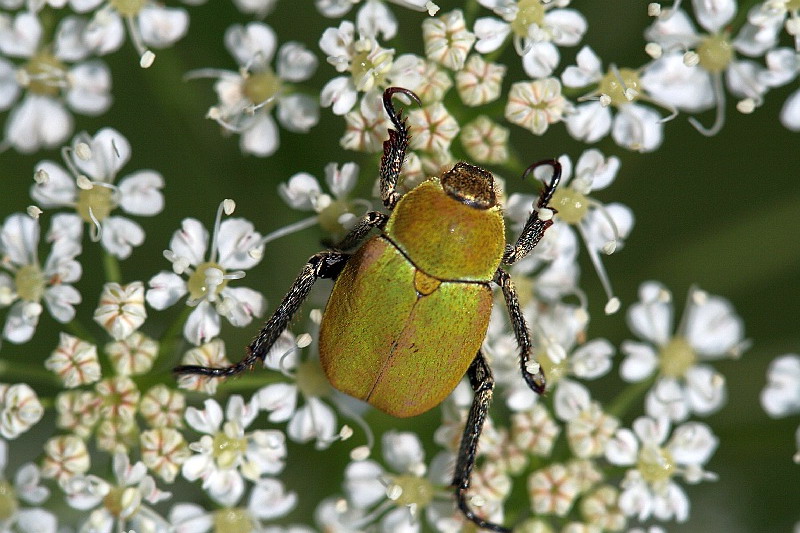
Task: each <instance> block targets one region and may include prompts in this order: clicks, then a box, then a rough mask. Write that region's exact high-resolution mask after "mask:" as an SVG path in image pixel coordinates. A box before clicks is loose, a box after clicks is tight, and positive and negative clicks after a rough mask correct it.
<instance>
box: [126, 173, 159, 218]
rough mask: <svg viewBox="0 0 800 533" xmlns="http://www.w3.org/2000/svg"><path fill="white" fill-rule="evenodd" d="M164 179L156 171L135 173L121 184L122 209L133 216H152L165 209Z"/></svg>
mask: <svg viewBox="0 0 800 533" xmlns="http://www.w3.org/2000/svg"><path fill="white" fill-rule="evenodd" d="M162 188H164V178H163V177H162V176H161V174H159V173H158V172H156V171H154V170H140V171H138V172H134V173H133V174H131V175H130V176H128V177H126V178H125V179H123V180H122V181H120V182H119V190H120V193H121V194H122V197H121V198H120V207H122V209H123V210H124V211H125V212H126V213H130V214H132V215H143V216H152V215H156V214H158V213H160V212H161V211H162V210H163V209H164V195H163V194H161V189H162Z"/></svg>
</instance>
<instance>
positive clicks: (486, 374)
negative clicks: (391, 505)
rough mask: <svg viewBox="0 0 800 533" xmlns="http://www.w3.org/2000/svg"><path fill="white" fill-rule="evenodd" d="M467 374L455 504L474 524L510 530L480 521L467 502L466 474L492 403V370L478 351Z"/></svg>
mask: <svg viewBox="0 0 800 533" xmlns="http://www.w3.org/2000/svg"><path fill="white" fill-rule="evenodd" d="M467 376H469V381H470V384H471V385H472V390H473V391H474V392H475V397H474V399H473V400H472V407H471V408H470V410H469V415H468V416H467V423H466V425H465V426H464V435H463V436H462V437H461V444H460V446H459V447H458V457H457V458H456V468H455V473H454V475H453V486H454V487H455V489H456V504H457V505H458V508H459V509H460V510H461V512H462V513H463V514H464V516H465V517H466V518H467V519H468V520H470V521H472V522H473V523H475V524H476V525H477V526H478V527H480V528H483V529H489V530H491V531H497V532H500V533H510V532H511V530H510V529H508V528H506V527H503V526H501V525H499V524H495V523H493V522H489V521H487V520H484V519H483V518H481V517H480V516H478V515H477V514H475V511H473V510H472V507H471V506H470V502H469V501H468V497H467V490H468V489H469V480H470V475H471V474H472V470H473V468H474V467H475V456H476V454H477V450H478V440H480V436H481V431H482V430H483V423H484V422H485V421H486V414H487V413H488V412H489V405H490V404H491V403H492V391H493V390H494V377H492V371H491V369H490V368H489V365H488V364H487V363H486V359H485V358H484V357H483V354H482V353H481V352H480V351H479V352H478V354H477V355H476V356H475V359H474V360H473V361H472V364H471V365H470V367H469V370H467Z"/></svg>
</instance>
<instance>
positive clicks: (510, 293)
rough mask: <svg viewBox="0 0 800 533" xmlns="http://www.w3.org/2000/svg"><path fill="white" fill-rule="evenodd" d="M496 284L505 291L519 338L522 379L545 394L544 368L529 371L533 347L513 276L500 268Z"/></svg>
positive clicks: (495, 278)
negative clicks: (512, 279)
mask: <svg viewBox="0 0 800 533" xmlns="http://www.w3.org/2000/svg"><path fill="white" fill-rule="evenodd" d="M494 282H495V283H497V284H498V285H499V286H500V288H501V289H502V290H503V297H504V298H505V300H506V307H508V315H509V316H510V317H511V327H512V328H513V329H514V336H515V337H516V338H517V344H518V345H519V366H520V370H521V371H522V378H523V379H524V380H525V383H527V384H528V387H530V388H531V389H532V390H533V391H534V392H536V393H538V394H543V393H544V388H545V379H544V372H543V371H542V368H541V367H539V368H537V370H536V372H533V373H532V372H531V371H530V370H529V369H528V368H529V366H530V364H529V363H530V360H531V350H532V348H533V345H532V343H531V334H530V333H529V332H528V326H527V324H525V317H524V316H523V315H522V309H520V307H519V298H517V290H516V289H515V288H514V282H513V281H511V276H509V275H508V272H506V271H505V270H503V269H502V268H498V269H497V272H495V275H494Z"/></svg>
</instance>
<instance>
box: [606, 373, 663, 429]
mask: <svg viewBox="0 0 800 533" xmlns="http://www.w3.org/2000/svg"><path fill="white" fill-rule="evenodd" d="M657 377H658V376H657V375H656V374H654V375H652V376H650V377H649V378H647V379H645V380H644V381H640V382H638V383H633V384H631V385H630V386H628V387H627V388H625V389H624V390H623V391H622V392H621V393H620V394H619V396H617V397H616V398H615V399H614V401H612V402H611V404H609V406H608V407H607V408H606V412H607V413H608V414H610V415H612V416H615V417H617V418H622V417H623V416H624V415H625V413H627V412H628V410H629V409H630V408H631V406H632V404H633V402H635V401H637V400H638V399H640V398H641V397H642V396H643V395H644V393H645V392H647V391H648V390H649V389H650V387H652V386H653V383H655V382H656V378H657Z"/></svg>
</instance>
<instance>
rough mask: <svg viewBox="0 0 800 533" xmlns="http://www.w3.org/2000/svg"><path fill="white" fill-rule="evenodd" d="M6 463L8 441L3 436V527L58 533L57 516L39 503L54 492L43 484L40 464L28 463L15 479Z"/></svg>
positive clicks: (25, 532) (22, 532)
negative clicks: (11, 478)
mask: <svg viewBox="0 0 800 533" xmlns="http://www.w3.org/2000/svg"><path fill="white" fill-rule="evenodd" d="M6 466H8V444H7V443H6V441H4V440H0V487H2V491H0V507H1V508H3V509H5V510H6V513H4V515H3V527H4V528H5V529H6V530H7V531H19V532H20V533H56V530H57V527H58V521H57V519H56V516H55V515H54V514H52V513H51V512H50V511H46V510H44V509H42V508H41V507H38V505H40V504H42V503H44V502H45V500H47V498H48V497H49V496H50V490H49V489H48V488H47V487H45V486H43V485H41V484H40V481H41V479H40V472H39V468H38V467H37V466H36V465H34V464H33V463H25V464H24V465H22V466H21V467H19V469H18V470H17V473H16V475H15V476H14V479H13V483H12V482H11V481H9V480H7V479H6V476H5V469H6ZM20 504H23V505H20Z"/></svg>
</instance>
